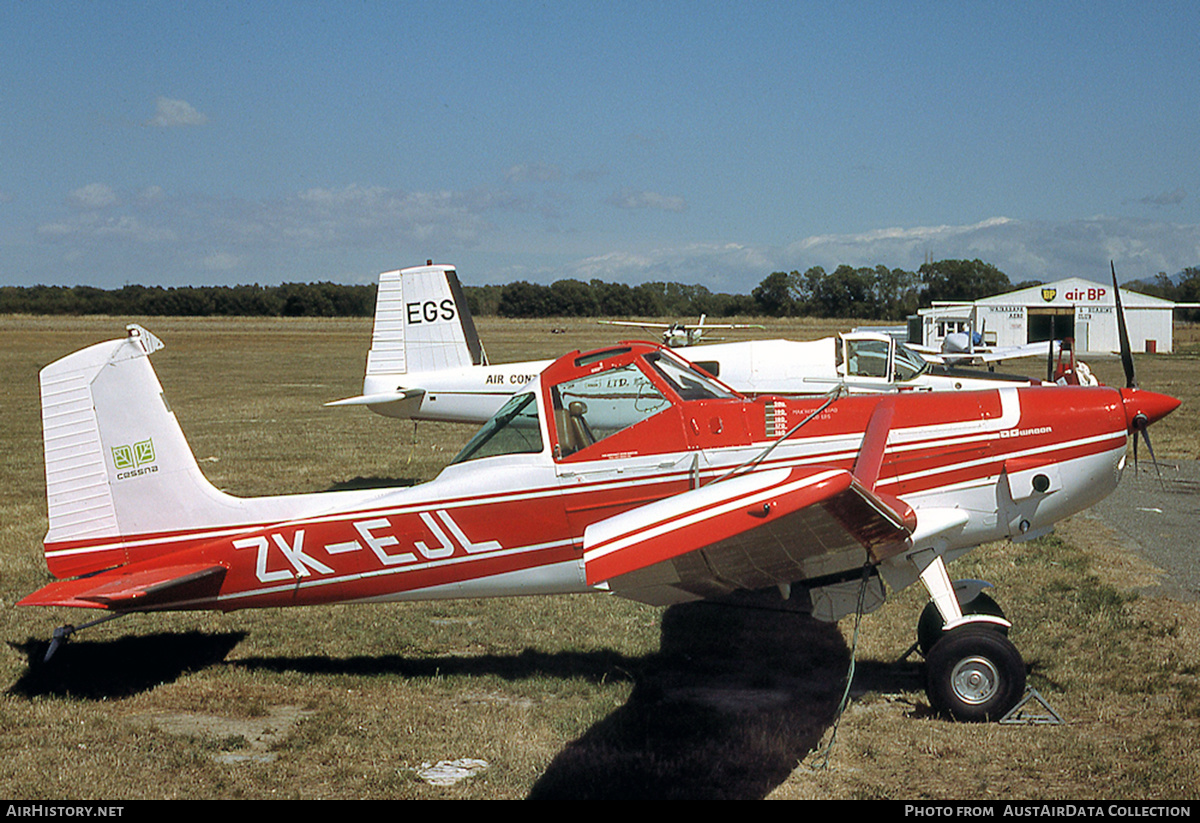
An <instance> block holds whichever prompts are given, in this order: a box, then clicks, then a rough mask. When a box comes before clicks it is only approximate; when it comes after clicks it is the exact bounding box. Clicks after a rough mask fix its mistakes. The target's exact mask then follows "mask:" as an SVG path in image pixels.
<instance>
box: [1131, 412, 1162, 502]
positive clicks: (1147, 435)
mask: <svg viewBox="0 0 1200 823" xmlns="http://www.w3.org/2000/svg"><path fill="white" fill-rule="evenodd" d="M1139 428H1140V430H1141V432H1142V438H1143V439H1144V440H1145V441H1146V450H1147V451H1148V452H1150V460H1151V462H1153V463H1154V471H1155V472H1156V473H1157V474H1158V484H1159V485H1160V486H1162V489H1163V491H1166V490H1167V484H1166V481H1164V480H1163V476H1162V469H1160V468H1159V467H1158V458H1157V457H1155V455H1154V446H1153V445H1152V444H1151V443H1150V428H1149V427H1148V426H1140V427H1139ZM1133 453H1134V455H1135V456H1134V461H1133V465H1134V470H1135V471H1136V470H1137V457H1136V455H1137V435H1136V434H1135V435H1134V436H1133Z"/></svg>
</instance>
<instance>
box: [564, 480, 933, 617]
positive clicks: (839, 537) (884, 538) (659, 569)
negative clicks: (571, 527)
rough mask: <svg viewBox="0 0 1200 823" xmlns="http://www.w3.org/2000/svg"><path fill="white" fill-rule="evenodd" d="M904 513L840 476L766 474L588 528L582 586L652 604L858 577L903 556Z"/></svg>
mask: <svg viewBox="0 0 1200 823" xmlns="http://www.w3.org/2000/svg"><path fill="white" fill-rule="evenodd" d="M915 526H916V521H915V517H914V516H913V514H912V511H911V509H908V507H907V506H905V505H904V504H903V503H901V502H900V501H898V500H895V499H886V498H885V497H883V496H881V495H878V494H876V493H874V492H872V491H870V490H869V489H868V488H867V487H866V486H864V485H863V483H861V482H860V481H859V480H858V479H856V478H855V476H854V475H852V474H851V473H850V472H848V471H845V470H842V469H819V468H797V469H774V470H770V471H760V472H753V473H751V474H747V475H742V476H740V477H734V478H732V479H729V480H724V481H719V482H714V483H710V484H709V485H707V486H703V487H701V488H698V489H693V490H691V491H688V492H683V493H682V494H678V495H675V496H674V497H669V498H666V499H665V500H660V501H656V502H654V503H650V504H648V505H645V506H641V507H639V508H637V509H633V510H630V511H627V512H624V513H622V514H619V515H616V516H614V517H611V518H608V519H607V520H602V521H600V522H597V523H594V524H592V525H591V526H589V527H588V528H587V530H586V531H585V532H584V569H585V572H586V575H587V582H588V584H589V585H599V584H604V585H606V586H607V588H608V589H609V590H610V591H612V592H614V593H615V594H618V595H621V596H623V597H628V598H630V599H632V600H638V601H641V602H646V603H653V604H656V605H666V604H669V603H676V602H683V601H686V600H696V599H701V598H706V597H718V596H721V595H725V594H728V593H730V592H732V591H735V590H738V589H761V588H767V587H770V586H776V585H782V584H791V583H794V582H802V581H804V580H810V579H814V578H820V577H826V576H828V575H833V574H839V573H843V572H845V571H847V570H856V569H858V568H861V567H862V566H863V565H864V564H865V563H867V562H870V563H873V564H874V563H879V562H880V561H882V560H884V559H886V558H888V557H890V556H892V555H894V554H896V553H898V552H900V551H903V550H904V549H906V548H907V546H908V538H909V537H910V535H911V534H912V531H913V529H914V528H915Z"/></svg>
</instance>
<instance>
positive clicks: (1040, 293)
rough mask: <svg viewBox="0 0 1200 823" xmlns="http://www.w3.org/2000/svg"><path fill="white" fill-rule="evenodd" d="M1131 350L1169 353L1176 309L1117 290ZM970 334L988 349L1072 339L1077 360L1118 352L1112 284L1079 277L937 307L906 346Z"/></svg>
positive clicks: (918, 322) (915, 323) (922, 317)
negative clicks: (1090, 354)
mask: <svg viewBox="0 0 1200 823" xmlns="http://www.w3.org/2000/svg"><path fill="white" fill-rule="evenodd" d="M1121 306H1122V307H1123V308H1124V309H1125V322H1126V326H1127V328H1128V330H1129V345H1130V348H1132V349H1133V350H1134V351H1138V352H1150V353H1153V352H1161V353H1169V352H1170V351H1171V344H1172V330H1173V313H1174V309H1175V304H1174V303H1173V302H1171V301H1170V300H1162V299H1160V298H1157V297H1151V296H1149V295H1145V294H1139V293H1138V292H1135V291H1128V290H1126V289H1121ZM971 330H974V331H975V333H976V334H978V335H979V336H980V337H981V338H982V342H983V343H984V344H986V345H992V346H1019V345H1023V344H1025V343H1037V342H1041V341H1043V340H1050V339H1051V338H1053V339H1055V340H1061V339H1063V338H1066V337H1071V338H1074V340H1075V350H1076V351H1077V352H1079V353H1081V354H1086V353H1093V354H1094V353H1105V354H1107V353H1110V352H1115V351H1119V350H1120V348H1121V345H1120V342H1119V340H1118V336H1117V314H1116V300H1115V299H1114V297H1113V289H1112V286H1111V285H1110V284H1105V283H1097V282H1096V281H1094V280H1085V279H1083V278H1081V277H1069V278H1067V279H1066V280H1059V281H1058V282H1056V283H1046V284H1044V285H1040V286H1031V287H1030V288H1027V289H1020V290H1018V291H1013V292H1008V293H1007V294H998V295H995V296H994V297H986V298H983V299H982V300H976V301H975V302H973V303H935V304H934V305H933V306H932V307H931V308H928V309H921V310H920V312H919V313H918V314H917V315H916V316H915V317H912V318H909V334H908V336H909V340H910V341H912V342H918V343H923V344H924V345H926V346H934V347H940V346H941V344H942V340H943V339H944V338H945V336H946V335H947V334H951V333H953V332H960V331H971Z"/></svg>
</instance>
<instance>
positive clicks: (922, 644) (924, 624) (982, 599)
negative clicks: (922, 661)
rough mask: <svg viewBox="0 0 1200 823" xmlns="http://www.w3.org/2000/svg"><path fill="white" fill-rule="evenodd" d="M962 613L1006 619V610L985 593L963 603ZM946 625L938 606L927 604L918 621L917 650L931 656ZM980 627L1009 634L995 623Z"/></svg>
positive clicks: (931, 603) (982, 624)
mask: <svg viewBox="0 0 1200 823" xmlns="http://www.w3.org/2000/svg"><path fill="white" fill-rule="evenodd" d="M962 613H963V614H964V615H971V614H986V615H989V616H991V617H999V618H1001V619H1003V618H1004V609H1002V608H1000V604H999V603H997V602H996V601H995V600H993V599H992V598H991V597H990V596H989V595H987V594H986V593H985V592H980V593H979V594H977V595H975V598H974V599H973V600H969V601H967V602H966V603H963V604H962ZM945 625H946V621H944V620H943V619H942V613H941V612H940V611H938V607H937V604H935V603H934V602H933V601H930V602H929V603H927V604H925V608H924V610H922V612H921V617H920V619H919V620H917V648H918V649H920V650H921V654H922V655H925V656H928V655H929V650H930V649H932V648H933V644H934V643H936V642H938V640H939V639H940V638H941V636H942V627H943V626H945ZM980 625H981V626H987V627H989V628H990V629H991V630H992V631H999V632H1001V633H1003V634H1008V628H1007V627H1006V626H1000V625H997V624H995V623H981V624H980Z"/></svg>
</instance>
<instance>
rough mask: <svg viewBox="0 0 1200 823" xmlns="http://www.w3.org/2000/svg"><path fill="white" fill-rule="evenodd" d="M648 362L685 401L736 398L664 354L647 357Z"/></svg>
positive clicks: (685, 365)
mask: <svg viewBox="0 0 1200 823" xmlns="http://www.w3.org/2000/svg"><path fill="white" fill-rule="evenodd" d="M646 362H648V363H649V364H650V365H651V366H653V367H654V370H655V371H657V372H658V373H659V375H661V376H662V378H663V379H664V380H666V381H667V385H668V386H670V387H671V388H672V389H673V390H674V391H675V393H676V394H678V395H679V396H680V397H681V398H683V399H684V400H714V399H728V398H731V397H733V396H734V395H732V394H730V393H729V392H728V391H726V390H725V388H724V387H722V386H721V385H720V384H718V383H715V382H713V381H712V380H711V379H709V378H708V377H707V376H706V375H705V374H703V373H701V372H699V371H697V370H696V369H695V368H694V367H692V366H691V365H690V364H688V363H684V362H683V361H682V360H676V359H675V358H674V357H670V356H669V355H666V354H665V353H663V352H655V353H654V354H648V355H646Z"/></svg>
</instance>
